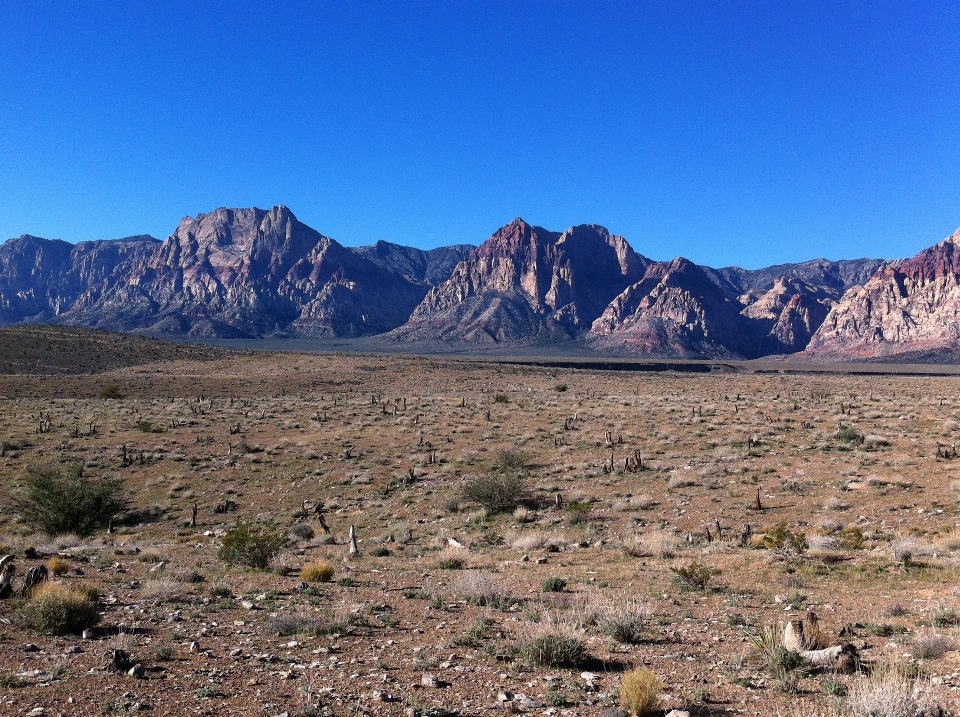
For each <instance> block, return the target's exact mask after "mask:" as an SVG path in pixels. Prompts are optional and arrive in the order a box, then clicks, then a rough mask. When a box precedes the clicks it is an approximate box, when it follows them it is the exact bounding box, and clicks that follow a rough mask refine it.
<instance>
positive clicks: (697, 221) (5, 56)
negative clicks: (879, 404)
mask: <svg viewBox="0 0 960 717" xmlns="http://www.w3.org/2000/svg"><path fill="white" fill-rule="evenodd" d="M189 5H193V3H174V2H167V1H162V2H159V1H158V2H138V1H137V0H121V1H119V2H111V1H110V0H98V1H97V2H83V1H81V0H76V1H71V0H54V1H44V0H30V1H29V2H24V1H21V0H5V2H4V3H3V8H2V11H0V238H6V237H11V236H17V235H19V234H22V233H30V234H36V235H39V236H45V237H59V238H63V239H66V240H68V241H81V240H86V239H96V238H107V237H119V236H125V235H130V234H137V233H150V234H153V235H154V236H157V237H159V238H165V237H166V236H167V235H168V234H170V233H171V232H172V231H173V230H174V229H175V228H176V225H177V223H178V222H179V220H180V218H181V217H183V216H185V215H188V214H189V215H195V214H197V213H199V212H206V211H211V210H213V209H214V208H216V207H219V206H231V207H240V206H259V207H269V206H271V205H273V204H286V205H288V206H289V207H290V208H291V209H292V210H293V211H294V213H296V214H297V216H298V217H299V218H300V219H301V221H304V222H306V223H307V224H309V225H311V226H313V227H314V228H316V229H317V230H319V231H320V232H322V233H324V234H326V235H328V236H332V237H334V238H336V239H338V240H339V241H341V242H342V243H344V244H348V245H355V244H366V243H372V242H374V241H376V240H377V239H386V240H388V241H393V242H398V243H402V244H410V245H414V246H421V247H424V248H429V247H433V246H438V245H442V244H450V243H460V242H469V243H480V242H481V241H483V240H484V239H485V238H487V237H488V236H489V235H490V234H491V233H493V231H494V230H496V229H497V228H498V227H499V226H501V225H503V224H505V223H507V222H509V221H510V220H511V219H513V218H514V217H516V216H522V217H523V218H524V219H526V220H527V221H529V222H531V223H534V224H540V225H542V226H546V227H548V228H550V229H555V230H562V229H565V228H566V227H568V226H570V225H573V224H580V223H599V224H603V225H604V226H606V227H608V228H609V229H610V230H611V231H612V232H615V233H619V234H623V235H624V236H626V238H627V239H628V240H629V241H630V243H631V244H632V245H633V247H634V248H635V249H636V250H637V251H639V252H641V253H642V254H645V255H647V256H650V257H652V258H655V259H669V258H672V257H674V256H677V255H683V256H686V257H688V258H690V259H693V260H694V261H697V262H700V263H706V264H711V265H713V266H722V265H729V264H739V265H741V266H744V267H748V268H755V267H760V266H764V265H767V264H771V263H777V262H785V261H800V260H805V259H810V258H814V257H819V256H825V257H827V258H832V259H837V258H852V257H858V256H877V257H896V256H908V255H911V254H913V253H915V252H916V251H918V250H919V249H921V248H923V247H925V246H929V245H930V244H933V243H934V242H936V241H939V240H940V239H942V238H943V237H945V236H947V235H948V234H950V233H952V232H953V231H954V230H955V229H956V228H957V227H958V226H960V4H958V3H955V2H943V3H940V2H886V1H884V0H873V1H872V2H863V3H860V2H853V1H851V2H814V1H812V0H810V1H807V2H776V1H772V0H758V1H757V2H746V1H744V2H737V1H734V0H730V1H726V2H719V1H716V2H714V1H711V0H698V1H693V2H681V1H678V2H642V1H640V0H637V1H636V2H602V1H597V2H539V1H537V0H514V1H512V2H496V1H494V0H490V1H488V0H484V1H483V2H466V1H463V2H460V1H458V0H445V1H443V0H438V1H437V2H430V3H425V2H416V1H413V0H406V1H404V2H395V3H394V2H362V1H355V0H350V1H349V2H343V1H342V0H339V1H337V2H310V3H296V2H269V1H268V0H258V1H257V2H247V1H246V0H235V1H234V2H201V3H196V5H199V6H200V7H198V8H192V7H187V6H189Z"/></svg>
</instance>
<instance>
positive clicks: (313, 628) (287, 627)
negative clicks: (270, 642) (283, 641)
mask: <svg viewBox="0 0 960 717" xmlns="http://www.w3.org/2000/svg"><path fill="white" fill-rule="evenodd" d="M267 627H268V629H269V630H270V631H271V632H272V633H274V634H275V635H279V636H280V637H288V636H290V635H313V636H314V637H319V636H321V635H331V634H333V633H345V632H348V631H349V629H350V623H349V621H348V620H345V619H341V618H339V617H331V616H329V615H327V616H324V615H318V614H316V613H287V612H281V613H277V614H276V615H275V616H273V617H271V618H270V619H269V620H268V621H267Z"/></svg>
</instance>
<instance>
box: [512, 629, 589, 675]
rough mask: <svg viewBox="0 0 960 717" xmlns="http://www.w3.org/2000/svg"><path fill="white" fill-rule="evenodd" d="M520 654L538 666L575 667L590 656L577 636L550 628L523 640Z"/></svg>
mask: <svg viewBox="0 0 960 717" xmlns="http://www.w3.org/2000/svg"><path fill="white" fill-rule="evenodd" d="M521 654H522V655H523V657H524V659H525V660H527V661H528V662H529V663H530V664H532V665H537V666H540V667H572V668H577V667H580V666H581V665H583V664H584V663H585V662H586V661H587V660H588V659H589V658H590V655H589V653H588V652H587V646H586V645H585V644H584V642H583V640H581V639H580V638H579V637H576V636H574V635H569V634H565V633H563V632H558V631H552V630H547V631H544V632H543V633H542V634H540V635H537V636H535V637H532V638H530V639H529V640H527V641H526V642H524V643H523V645H522V647H521Z"/></svg>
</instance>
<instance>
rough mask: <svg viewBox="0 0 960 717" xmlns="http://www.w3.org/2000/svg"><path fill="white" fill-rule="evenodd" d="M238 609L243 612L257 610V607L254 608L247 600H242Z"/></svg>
mask: <svg viewBox="0 0 960 717" xmlns="http://www.w3.org/2000/svg"><path fill="white" fill-rule="evenodd" d="M240 607H242V608H243V609H244V610H256V609H257V606H256V605H255V604H254V603H252V602H251V601H249V600H242V601H241V602H240Z"/></svg>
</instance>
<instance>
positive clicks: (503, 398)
mask: <svg viewBox="0 0 960 717" xmlns="http://www.w3.org/2000/svg"><path fill="white" fill-rule="evenodd" d="M493 402H494V403H510V397H509V396H508V395H507V394H505V393H495V394H493Z"/></svg>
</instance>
